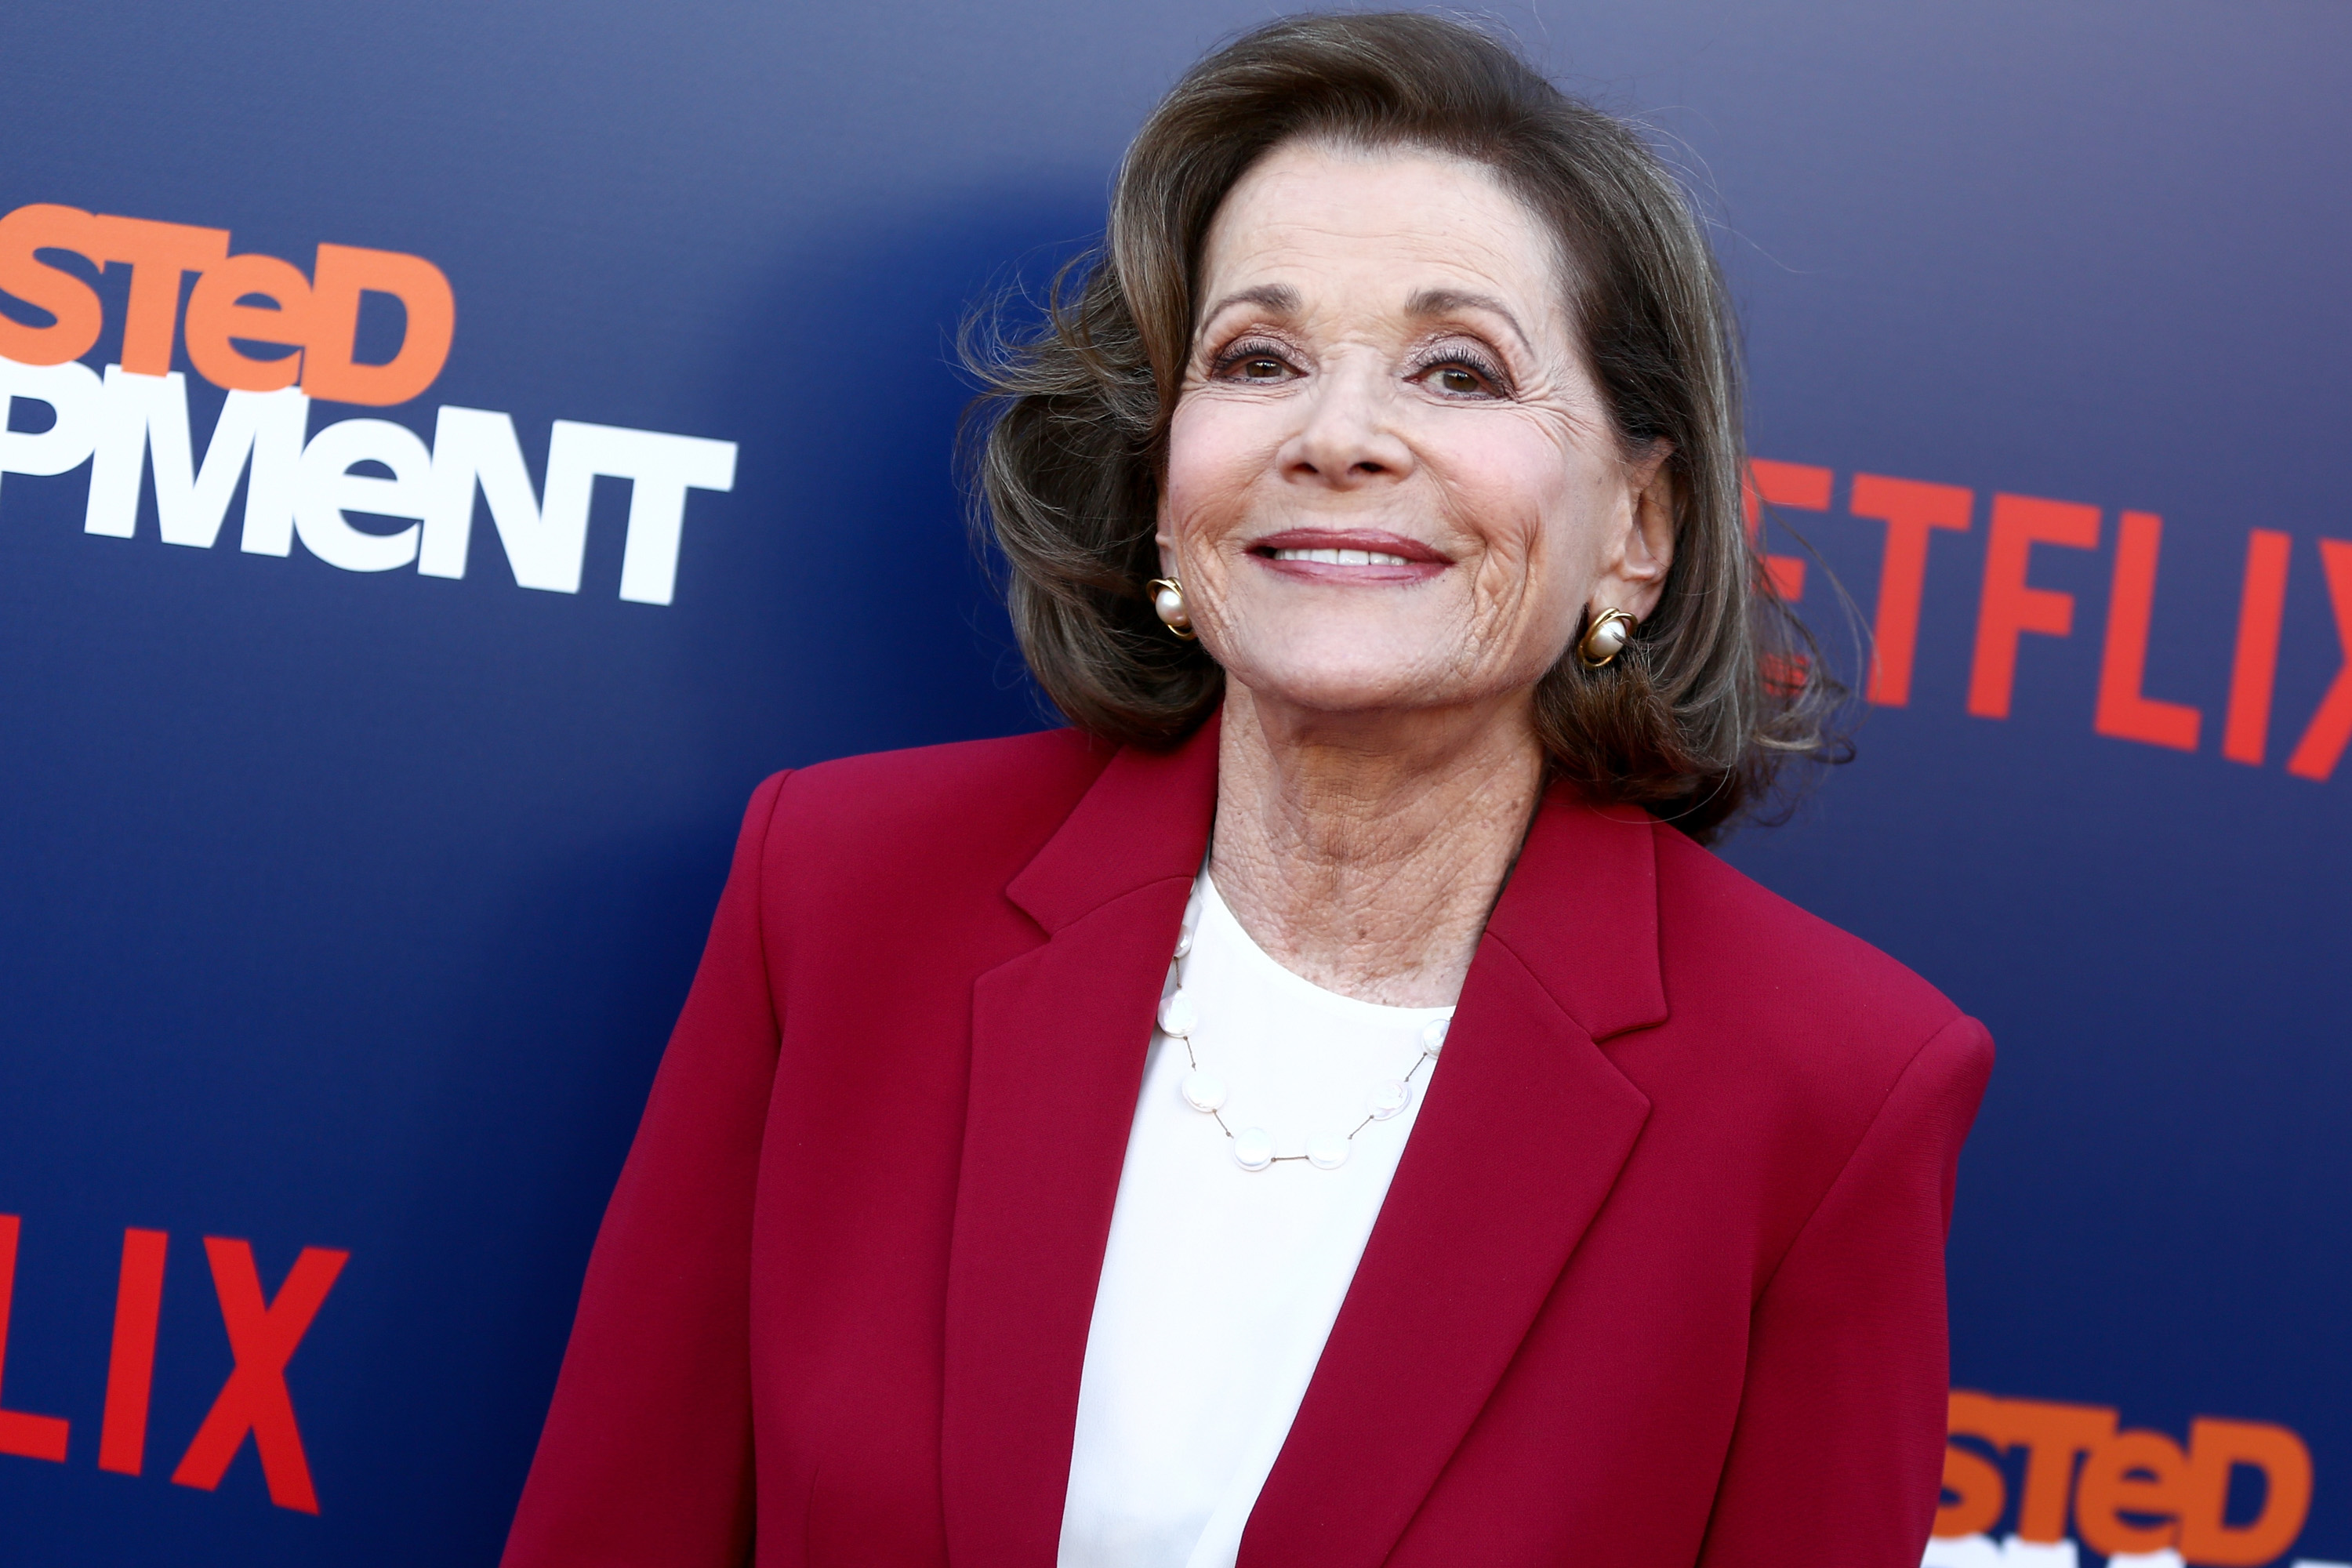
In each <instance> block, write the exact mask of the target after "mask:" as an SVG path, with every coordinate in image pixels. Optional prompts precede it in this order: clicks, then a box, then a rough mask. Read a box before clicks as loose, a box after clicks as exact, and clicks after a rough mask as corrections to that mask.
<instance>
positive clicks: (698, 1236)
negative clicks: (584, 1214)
mask: <svg viewBox="0 0 2352 1568" xmlns="http://www.w3.org/2000/svg"><path fill="white" fill-rule="evenodd" d="M1215 728H1216V727H1215V726H1214V725H1213V724H1212V725H1211V726H1210V727H1209V728H1208V730H1207V731H1204V732H1203V733H1202V734H1201V735H1200V736H1198V737H1196V738H1195V739H1194V740H1193V741H1192V742H1190V743H1188V744H1187V745H1186V746H1185V747H1183V748H1182V749H1181V750H1180V751H1178V752H1174V753H1172V754H1170V755H1164V756H1157V755H1151V754H1149V753H1146V752H1140V751H1135V750H1128V751H1118V752H1112V751H1110V750H1109V749H1108V748H1106V747H1102V746H1099V745H1097V744H1094V743H1090V742H1087V740H1085V739H1083V738H1081V737H1080V736H1078V735H1076V734H1075V733H1072V732H1069V731H1060V732H1055V733H1049V734H1038V735H1026V736H1022V737H1020V738H1017V739H1014V740H1008V741H990V742H979V743H975V744H969V745H959V746H942V747H938V748H934V749H931V750H927V751H918V752H896V753H891V754H887V755H881V756H869V757H853V758H849V759H847V760H845V761H842V762H835V763H824V764H823V765H821V766H817V767H812V768H808V769H805V770H803V771H801V772H798V773H791V774H779V775H778V776H776V777H775V778H772V779H770V780H769V781H768V782H767V783H765V784H761V786H760V789H759V792H758V793H757V794H756V795H753V796H752V798H751V810H750V813H749V815H748V816H746V818H745V821H744V826H743V832H742V838H741V841H740V844H739V846H738V847H737V849H736V853H735V861H734V869H733V872H732V874H731V876H730V879H729V881H728V884H727V891H726V894H725V896H724V897H723V898H722V899H721V900H720V901H719V913H718V917H717V920H716V921H715V922H714V924H713V926H712V929H711V933H710V942H709V949H708V951H707V952H706V953H705V954H704V957H703V960H702V967H701V970H700V973H698V975H697V976H696V979H695V983H694V989H693V992H692V994H690V995H689V997H688V1001H687V1005H686V1011H685V1014H684V1016H682V1017H681V1018H680V1019H679V1021H678V1026H677V1033H676V1034H675V1036H674V1037H672V1039H671V1041H670V1046H669V1052H668V1055H667V1058H665V1059H664V1061H663V1063H662V1067H661V1071H660V1074H659V1076H658V1078H657V1079H656V1080H655V1084H654V1089H653V1095H652V1099H651V1101H650V1102H649V1103H648V1105H647V1106H646V1115H645V1121H644V1124H643V1126H642V1127H641V1128H640V1129H639V1131H638V1133H637V1138H636V1143H635V1147H634V1148H633V1149H632V1150H631V1152H630V1154H629V1159H628V1164H627V1166H626V1168H625V1170H624V1171H623V1173H622V1175H621V1181H620V1185H619V1187H618V1189H617V1190H616V1191H615V1192H614V1194H613V1201H612V1206H611V1208H610V1209H609V1210H608V1212H607V1213H606V1215H605V1217H604V1229H603V1232H602V1234H601V1235H600V1236H599V1237H598V1238H597V1241H596V1248H595V1253H594V1256H593V1258H592V1259H591V1261H590V1263H589V1267H588V1277H587V1283H586V1286H585V1288H584V1289H583V1294H582V1298H581V1302H580V1312H579V1319H578V1321H577V1323H576V1325H575V1326H574V1328H573V1330H572V1343H571V1349H570V1351H569V1352H567V1354H566V1355H565V1357H564V1363H563V1372H562V1378H561V1379H560V1381H559V1382H558V1384H557V1386H556V1392H555V1401H554V1406H553V1409H552V1411H551V1414H550V1415H549V1417H548V1422H547V1428H546V1432H545V1435H544V1436H542V1437H541V1440H540V1447H539V1454H538V1458H537V1460H536V1461H535V1463H534V1464H533V1466H532V1468H531V1473H530V1483H529V1485H528V1486H527V1487H526V1488H525V1489H524V1492H523V1498H522V1503H521V1507H520V1511H519V1512H518V1513H517V1515H516V1517H515V1522H514V1529H513V1533H512V1535H511V1537H510V1538H509V1542H508V1546H507V1552H506V1558H505V1562H506V1564H507V1568H602V1565H607V1564H609V1565H613V1568H623V1565H625V1568H656V1565H660V1568H736V1565H738V1564H741V1563H747V1562H751V1563H757V1564H759V1565H760V1568H785V1565H787V1564H800V1563H810V1564H818V1563H824V1564H857V1565H859V1568H877V1565H883V1564H902V1563H903V1564H917V1563H921V1564H938V1563H956V1564H959V1565H961V1568H982V1565H994V1564H1034V1565H1044V1564H1050V1563H1052V1562H1053V1561H1054V1557H1055V1547H1056V1542H1057V1541H1058V1539H1059V1535H1060V1531H1061V1522H1062V1502H1063V1493H1064V1489H1065V1488H1066V1484H1067V1479H1068V1473H1069V1459H1070V1444H1071V1430H1072V1425H1073V1422H1074V1421H1075V1419H1076V1412H1077V1404H1078V1373H1079V1367H1080V1364H1081V1362H1082V1360H1083V1357H1084V1354H1085V1350H1086V1340H1087V1321H1088V1317H1089V1314H1090V1312H1091V1310H1092V1308H1093V1304H1094V1295H1095V1282H1096V1278H1097V1272H1098V1270H1099V1268H1100V1266H1101V1260H1102V1254H1103V1247H1104V1244H1105V1240H1106V1237H1108V1234H1109V1229H1110V1219H1111V1203H1112V1199H1113V1197H1114V1195H1115V1194H1116V1193H1117V1191H1118V1177H1119V1167H1120V1163H1121V1160H1122V1158H1123V1156H1124V1154H1125V1151H1126V1147H1127V1138H1128V1129H1129V1121H1130V1120H1131V1119H1132V1117H1133V1115H1134V1111H1135V1102H1136V1096H1137V1093H1138V1090H1139V1085H1140V1083H1141V1078H1142V1072H1143V1065H1144V1051H1145V1047H1146V1045H1147V1043H1148V1041H1149V1038H1150V1028H1151V1018H1152V1010H1153V1007H1154V1005H1155V1004H1156V1002H1157V1000H1158V998H1159V994H1160V982H1161V979H1162V977H1163V976H1164V975H1165V973H1166V972H1167V967H1168V954H1169V952H1170V950H1171V947H1172V946H1173V945H1174V942H1175V939H1176V930H1177V926H1178V923H1179V921H1180V920H1181V916H1182V913H1183V910H1184V903H1185V898H1186V894H1187V892H1188V890H1189V889H1190V888H1191V886H1192V879H1193V877H1194V876H1195V874H1196V873H1197V872H1198V871H1199V869H1200V867H1201V862H1202V855H1203V853H1204V850H1205V847H1206V844H1207V839H1208V833H1209V826H1210V819H1211V816H1212V813H1213V805H1214V800H1215V792H1216V736H1215ZM1991 1062H1992V1047H1991V1043H1990V1039H1989V1038H1988V1037H1987V1036H1986V1034H1985V1031H1984V1029H1983V1027H1982V1026H1979V1024H1977V1023H1976V1022H1975V1021H1974V1020H1972V1019H1969V1018H1967V1017H1964V1016H1961V1015H1960V1014H1959V1012H1958V1010H1957V1009H1956V1008H1954V1007H1953V1005H1951V1003H1949V1002H1948V1001H1946V1000H1945V999H1944V998H1943V997H1942V996H1941V995H1939V994H1937V992H1936V991H1934V990H1933V989H1932V988H1930V987H1929V986H1928V985H1927V984H1926V983H1924V982H1922V981H1921V980H1919V979H1918V978H1917V977H1916V976H1915V975H1913V974H1912V973H1910V972H1909V971H1907V970H1906V969H1904V968H1903V967H1902V966H1901V965H1900V964H1897V963H1895V962H1893V961H1892V960H1890V959H1888V958H1886V957H1885V956H1884V955H1882V954H1880V953H1878V952H1874V950H1872V949H1871V948H1869V947H1866V946H1864V944H1863V943H1861V942H1857V941H1855V940H1854V939H1853V938H1852V937H1849V936H1846V935H1844V934H1843V933H1842V932H1840V931H1835V930H1833V929H1832V928H1831V927H1829V926H1827V925H1824V924H1822V922H1821V921H1817V920H1815V919H1813V918H1812V917H1811V916H1810V915H1807V914H1805V913H1803V912H1802V911H1801V910H1797V909H1795V908H1794V907H1792V906H1791V905H1790V904H1787V903H1785V902H1783V901H1782V900H1780V899H1778V898H1776V897H1774V896H1773V895H1772V894H1770V893H1768V892H1766V891H1765V890H1764V889H1761V888H1759V887H1758V886H1757V885H1756V884H1755V883H1753V882H1751V881H1749V880H1748V879H1747V878H1745V877H1743V876H1741V875H1740V874H1739V873H1738V872H1736V871H1734V870H1732V869H1730V868H1728V867H1727V866H1725V865H1724V864H1723V863H1722V862H1721V861H1719V860H1717V858H1715V857H1714V856H1712V855H1710V854H1708V853H1707V852H1706V850H1704V849H1701V848H1699V847H1697V846H1696V845H1694V844H1692V843H1691V842H1690V841H1689V840H1688V839H1686V838H1685V837H1683V836H1682V835H1681V834H1679V833H1676V832H1675V831H1674V830H1673V829H1672V828H1669V827H1664V826H1658V825H1657V824H1655V823H1654V822H1653V821H1652V820H1651V819H1650V818H1649V817H1647V816H1644V815H1643V813H1641V812H1639V811H1636V810H1633V809H1630V808H1615V809H1603V808H1597V807H1595V806H1593V805H1590V804H1589V803H1587V802H1586V801H1585V800H1583V799H1582V798H1581V797H1580V796H1578V795H1574V794H1572V793H1570V792H1569V791H1568V790H1566V789H1556V790H1554V791H1553V792H1552V793H1551V795H1549V797H1548V798H1547V799H1546V801H1545V802H1544V805H1543V806H1542V808H1541V810H1540V811H1539V812H1538V816H1537V818H1536V821H1535V825H1534V826H1533V828H1532V830H1531V831H1530V833H1529V835H1528V842H1527V846H1526V848H1525V850H1524V851H1523V853H1522V854H1521V856H1520V858H1519V860H1518V864H1517V868H1516V869H1515V870H1514V872H1513V874H1512V877H1511V880H1510V884H1509V886H1508V888H1507V890H1506V891H1505V893H1504V895H1503V897H1502V900H1501V901H1500V902H1499V903H1498V904H1497V905H1496V910H1495V913H1494V916H1493V919H1492V920H1491V921H1490V922H1489V924H1488V926H1487V930H1486V935H1485V936H1484V937H1483V938H1482V939H1481V940H1480V942H1479V946H1478V951H1477V954H1476V958H1475V962H1474V963H1473V964H1472V966H1471V970H1470V976H1469V981H1468V984H1466V986H1465V988H1464V990H1463V993H1462V997H1461V1004H1460V1010H1459V1012H1458V1013H1457V1015H1456V1016H1455V1020H1454V1029H1453V1033H1452V1035H1451V1036H1450V1037H1449V1039H1448V1042H1447V1045H1446V1049H1445V1071H1444V1073H1443V1074H1442V1075H1440V1076H1439V1077H1438V1079H1436V1080H1435V1082H1436V1087H1435V1088H1434V1089H1433V1090H1432V1091H1431V1093H1430V1096H1429V1099H1428V1100H1427V1102H1426V1104H1425V1106H1424V1108H1423V1111H1422V1115H1421V1119H1420V1121H1419V1124H1418V1125H1417V1126H1416V1127H1415V1129H1414V1131H1413V1136H1412V1142H1411V1143H1410V1144H1408V1145H1407V1148H1406V1152H1405V1155H1404V1159H1403V1163H1402V1165H1401V1166H1400V1167H1399V1169H1398V1171H1397V1174H1396V1179H1395V1182H1394V1184H1393V1185H1392V1186H1391V1188H1390V1191H1389V1194H1388V1201H1387V1205H1386V1206H1385V1207H1384V1208H1383V1209H1382V1210H1381V1216H1380V1222H1379V1224H1378V1226H1376V1227H1375V1229H1374V1230H1373V1232H1372V1237H1371V1241H1370V1245H1369V1246H1368V1247H1366V1248H1365V1251H1364V1256H1363V1261H1362V1264H1361V1266H1360V1268H1359V1269H1358V1271H1357V1274H1356V1277H1355V1282H1354V1284H1353V1286H1352V1287H1351V1288H1350V1289H1349V1292H1348V1297H1347V1300H1346V1303H1345V1305H1344V1306H1343V1307H1342V1309H1341V1310H1340V1313H1339V1321H1338V1322H1337V1323H1336V1325H1335V1326H1334V1327H1333V1329H1332V1331H1331V1337H1330V1340H1329V1342H1328V1344H1327V1345H1326V1347H1325V1349H1324V1352H1323V1357H1322V1361H1321V1362H1320V1363H1319V1364H1318V1366H1317V1368H1316V1372H1315V1377H1314V1381H1313V1384H1311V1386H1309V1388H1308V1389H1307V1396H1306V1400H1305V1403H1304V1404H1303V1405H1301V1406H1300V1407H1299V1411H1298V1416H1297V1423H1296V1424H1295V1425H1294V1426H1292V1428H1291V1431H1290V1436H1289V1440H1288V1442H1287V1443H1286V1445H1285V1446H1284V1447H1283V1450H1282V1454H1281V1458H1280V1459H1279V1460H1278V1461H1277V1462H1276V1465H1275V1468H1274V1472H1273V1474H1272V1475H1271V1476H1270V1477H1269V1478H1268V1479H1267V1480H1266V1483H1265V1490H1264V1491H1263V1492H1262V1493H1261V1494H1260V1495H1259V1498H1258V1501H1257V1506H1256V1509H1255V1511H1254V1512H1253V1513H1252V1514H1251V1516H1250V1521H1249V1528H1248V1531H1247V1533H1246V1534H1245V1535H1244V1538H1243V1542H1242V1548H1241V1563H1242V1564H1243V1565H1244V1568H1250V1565H1253V1564H1258V1565H1266V1568H1273V1565H1277V1564H1279V1565H1285V1568H1287V1565H1292V1564H1301V1563H1313V1564H1316V1565H1318V1568H1371V1565H1372V1564H1376V1563H1396V1564H1433V1565H1435V1564H1443V1565H1447V1568H1459V1565H1461V1564H1465V1563H1477V1564H1481V1565H1492V1564H1520V1563H1530V1564H1532V1563H1574V1564H1577V1565H1578V1568H1608V1565H1613V1564H1622V1565H1623V1568H1668V1565H1675V1564H1690V1563H1706V1564H1712V1565H1720V1568H1763V1565H1773V1564H1788V1565H1790V1568H1800V1565H1801V1568H1843V1565H1847V1564H1852V1565H1856V1568H1861V1565H1867V1568H1916V1563H1918V1561H1919V1556H1920V1552H1921V1548H1922V1545H1923V1543H1924V1542H1925V1540H1926V1538H1927V1526H1928V1522H1929V1520H1930V1517H1931V1516H1932V1514H1933V1512H1934V1510H1935V1508H1936V1505H1937V1481H1938V1477H1939V1475H1940V1473H1941V1467H1942V1456H1943V1449H1944V1428H1945V1400H1946V1388H1947V1373H1946V1365H1945V1333H1944V1270H1943V1247H1944V1235H1945V1230H1946V1226H1947V1224H1948V1220H1949V1217H1950V1213H1951V1202H1952V1182H1953V1169H1954V1163H1955V1161H1956V1160H1957V1158H1958V1153H1959V1148H1960V1142H1961V1140H1962V1139H1963V1138H1964V1137H1965V1136H1966V1134H1967V1132H1968V1129H1969V1121H1971V1119H1972V1118H1973V1117H1974V1115H1975V1112H1976V1106H1977V1101H1978V1098H1979V1095H1980V1094H1981V1092H1982V1090H1983V1087H1984V1082H1985V1077H1986V1074H1987V1072H1988V1071H1989V1070H1990V1067H1991Z"/></svg>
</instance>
